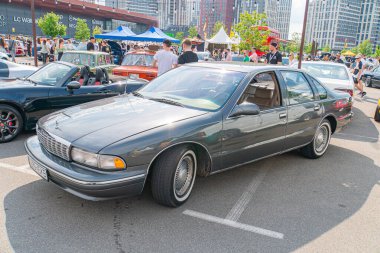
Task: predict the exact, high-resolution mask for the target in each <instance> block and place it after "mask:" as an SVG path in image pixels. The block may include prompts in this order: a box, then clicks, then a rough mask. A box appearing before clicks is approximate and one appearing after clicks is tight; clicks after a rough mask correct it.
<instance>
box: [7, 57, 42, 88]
mask: <svg viewBox="0 0 380 253" xmlns="http://www.w3.org/2000/svg"><path fill="white" fill-rule="evenodd" d="M37 69H38V68H37V67H34V66H28V65H22V64H17V63H14V62H11V61H8V60H2V59H0V79H1V80H4V79H16V78H22V77H26V76H29V75H31V74H32V73H34V72H35V71H36V70H37ZM0 85H1V84H0Z"/></svg>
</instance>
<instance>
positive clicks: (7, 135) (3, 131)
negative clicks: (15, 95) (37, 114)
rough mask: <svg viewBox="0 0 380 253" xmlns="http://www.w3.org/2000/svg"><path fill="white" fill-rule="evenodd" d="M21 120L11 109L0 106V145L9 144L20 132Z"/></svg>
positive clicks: (18, 114)
mask: <svg viewBox="0 0 380 253" xmlns="http://www.w3.org/2000/svg"><path fill="white" fill-rule="evenodd" d="M22 128H23V119H22V116H21V114H20V113H19V112H18V111H17V110H16V109H15V108H13V107H11V106H8V105H0V143H4V142H9V141H11V140H13V139H14V138H16V136H17V135H18V134H19V133H20V132H21V131H22Z"/></svg>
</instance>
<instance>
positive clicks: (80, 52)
mask: <svg viewBox="0 0 380 253" xmlns="http://www.w3.org/2000/svg"><path fill="white" fill-rule="evenodd" d="M65 53H69V54H70V53H74V54H91V55H109V53H105V52H100V51H82V50H78V51H66V52H65Z"/></svg>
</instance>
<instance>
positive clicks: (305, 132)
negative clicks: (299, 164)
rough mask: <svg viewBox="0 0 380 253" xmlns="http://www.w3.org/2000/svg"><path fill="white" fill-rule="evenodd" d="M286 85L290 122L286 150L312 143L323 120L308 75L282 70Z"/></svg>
mask: <svg viewBox="0 0 380 253" xmlns="http://www.w3.org/2000/svg"><path fill="white" fill-rule="evenodd" d="M279 72H280V76H281V78H282V79H283V81H284V83H285V85H286V96H287V98H286V101H287V105H288V110H287V115H288V123H287V127H286V139H285V150H288V149H292V148H295V147H300V146H303V145H306V144H308V143H310V142H311V141H312V140H313V138H314V134H315V131H316V128H317V126H318V124H319V122H320V120H321V117H322V114H323V110H322V106H321V103H320V101H319V99H318V98H317V95H316V94H314V91H313V89H312V86H311V85H310V83H309V81H308V79H307V78H306V76H305V75H304V74H303V73H302V72H299V71H293V70H281V71H279Z"/></svg>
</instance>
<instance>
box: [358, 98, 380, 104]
mask: <svg viewBox="0 0 380 253" xmlns="http://www.w3.org/2000/svg"><path fill="white" fill-rule="evenodd" d="M379 99H380V98H372V97H368V96H364V97H363V98H362V100H363V101H365V102H368V103H372V104H377V103H378V101H379Z"/></svg>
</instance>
